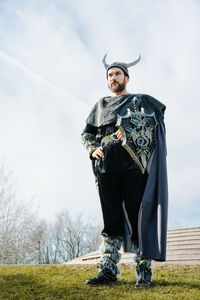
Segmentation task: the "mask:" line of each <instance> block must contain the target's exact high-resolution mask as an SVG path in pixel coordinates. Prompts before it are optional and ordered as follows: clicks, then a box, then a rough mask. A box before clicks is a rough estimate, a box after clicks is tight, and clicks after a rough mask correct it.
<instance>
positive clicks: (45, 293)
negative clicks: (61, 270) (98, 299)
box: [0, 274, 88, 300]
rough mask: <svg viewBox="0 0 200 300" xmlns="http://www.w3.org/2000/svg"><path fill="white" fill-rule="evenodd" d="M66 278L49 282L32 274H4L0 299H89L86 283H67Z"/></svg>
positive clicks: (0, 285) (0, 283) (0, 281)
mask: <svg viewBox="0 0 200 300" xmlns="http://www.w3.org/2000/svg"><path fill="white" fill-rule="evenodd" d="M65 282H66V280H64V279H63V280H61V281H59V283H55V282H54V281H53V280H51V279H50V281H49V282H48V283H46V282H43V281H42V280H41V281H39V280H35V279H33V277H32V276H30V275H25V274H16V275H2V276H1V277H0V295H1V296H0V299H6V300H11V299H15V300H17V299H19V300H25V299H27V300H31V299H34V300H36V299H87V295H88V288H87V286H86V285H84V286H78V285H77V284H76V285H67V284H66V285H65ZM73 296H74V297H73Z"/></svg>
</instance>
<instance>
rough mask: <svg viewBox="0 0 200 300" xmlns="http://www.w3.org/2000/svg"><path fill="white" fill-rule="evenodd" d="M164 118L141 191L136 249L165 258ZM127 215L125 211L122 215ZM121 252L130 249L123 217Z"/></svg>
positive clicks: (128, 232)
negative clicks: (145, 181)
mask: <svg viewBox="0 0 200 300" xmlns="http://www.w3.org/2000/svg"><path fill="white" fill-rule="evenodd" d="M166 154H167V150H166V139H165V125H164V120H163V119H161V120H160V121H159V123H158V127H157V143H156V147H155V150H154V153H153V158H152V162H151V167H150V170H149V176H148V179H147V183H146V187H145V191H144V194H143V198H142V202H141V206H140V211H139V217H138V236H139V251H140V254H141V255H142V256H143V257H146V258H151V259H153V260H157V261H165V260H166V240H167V216H168V184H167V166H166ZM125 215H126V214H125ZM124 251H125V252H132V243H131V241H130V229H129V226H128V222H127V219H126V217H125V235H124Z"/></svg>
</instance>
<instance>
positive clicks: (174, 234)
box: [66, 227, 200, 264]
mask: <svg viewBox="0 0 200 300" xmlns="http://www.w3.org/2000/svg"><path fill="white" fill-rule="evenodd" d="M120 252H121V253H122V258H121V261H120V263H121V264H126V263H127V264H134V262H133V253H124V252H123V251H122V249H121V251H120ZM100 255H101V254H100V251H99V250H97V251H94V252H91V253H88V254H86V255H85V256H83V257H78V258H76V259H74V260H72V261H70V262H67V263H66V264H97V263H98V262H99V258H100ZM154 263H156V264H159V262H154ZM165 263H177V264H200V227H193V228H181V229H176V230H168V233H167V259H166V262H165Z"/></svg>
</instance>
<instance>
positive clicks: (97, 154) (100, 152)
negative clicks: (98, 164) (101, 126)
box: [92, 146, 103, 160]
mask: <svg viewBox="0 0 200 300" xmlns="http://www.w3.org/2000/svg"><path fill="white" fill-rule="evenodd" d="M92 157H94V158H96V159H98V160H99V159H100V157H103V148H102V146H100V147H99V148H97V149H96V150H94V152H93V153H92Z"/></svg>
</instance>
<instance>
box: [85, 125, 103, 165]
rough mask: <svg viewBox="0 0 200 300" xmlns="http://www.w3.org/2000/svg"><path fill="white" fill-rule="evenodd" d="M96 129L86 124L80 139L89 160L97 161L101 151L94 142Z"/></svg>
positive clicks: (101, 154)
mask: <svg viewBox="0 0 200 300" xmlns="http://www.w3.org/2000/svg"><path fill="white" fill-rule="evenodd" d="M96 134H97V127H95V126H92V125H90V124H86V127H85V129H84V130H83V132H82V134H81V137H82V143H83V145H84V147H85V149H86V150H87V151H88V152H89V157H90V159H99V158H100V157H102V156H103V151H102V150H103V149H102V147H101V145H100V144H99V142H97V141H96Z"/></svg>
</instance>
